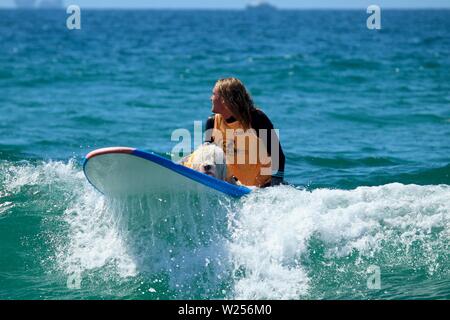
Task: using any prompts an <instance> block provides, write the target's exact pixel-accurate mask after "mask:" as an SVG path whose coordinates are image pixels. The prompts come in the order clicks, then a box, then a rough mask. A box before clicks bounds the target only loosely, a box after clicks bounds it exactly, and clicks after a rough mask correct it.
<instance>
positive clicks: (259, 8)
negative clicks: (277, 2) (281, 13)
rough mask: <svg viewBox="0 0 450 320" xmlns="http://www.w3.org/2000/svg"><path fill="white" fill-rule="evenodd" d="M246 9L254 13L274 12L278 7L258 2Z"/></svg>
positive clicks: (250, 4)
mask: <svg viewBox="0 0 450 320" xmlns="http://www.w3.org/2000/svg"><path fill="white" fill-rule="evenodd" d="M246 9H247V11H254V12H272V11H275V10H277V7H275V6H273V5H271V4H270V3H268V2H265V1H257V2H253V3H249V4H248V5H247V7H246Z"/></svg>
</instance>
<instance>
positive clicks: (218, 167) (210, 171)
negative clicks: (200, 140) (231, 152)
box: [192, 143, 227, 180]
mask: <svg viewBox="0 0 450 320" xmlns="http://www.w3.org/2000/svg"><path fill="white" fill-rule="evenodd" d="M192 156H193V158H192V163H193V169H194V170H196V171H199V172H201V173H204V174H207V175H209V176H212V177H215V178H217V179H220V180H225V178H226V176H227V166H226V164H225V154H224V152H223V150H222V148H220V147H218V146H216V145H215V144H212V143H205V144H203V145H201V146H200V147H199V148H198V149H197V150H195V151H194V153H193V154H192Z"/></svg>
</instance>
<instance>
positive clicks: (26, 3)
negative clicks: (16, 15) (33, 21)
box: [15, 0, 36, 9]
mask: <svg viewBox="0 0 450 320" xmlns="http://www.w3.org/2000/svg"><path fill="white" fill-rule="evenodd" d="M15 2H16V7H17V8H18V9H31V8H35V6H36V0H16V1H15Z"/></svg>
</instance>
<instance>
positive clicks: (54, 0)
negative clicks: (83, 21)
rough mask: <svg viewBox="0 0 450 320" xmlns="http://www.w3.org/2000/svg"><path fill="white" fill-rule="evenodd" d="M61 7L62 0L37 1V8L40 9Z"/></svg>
mask: <svg viewBox="0 0 450 320" xmlns="http://www.w3.org/2000/svg"><path fill="white" fill-rule="evenodd" d="M62 7H63V2H62V0H42V1H41V2H40V3H39V8H41V9H60V8H62Z"/></svg>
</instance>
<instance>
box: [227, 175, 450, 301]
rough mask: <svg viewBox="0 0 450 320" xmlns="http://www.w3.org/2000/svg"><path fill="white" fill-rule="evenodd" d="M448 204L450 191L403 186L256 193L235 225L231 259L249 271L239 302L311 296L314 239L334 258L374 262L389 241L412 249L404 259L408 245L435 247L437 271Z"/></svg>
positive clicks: (238, 289)
mask: <svg viewBox="0 0 450 320" xmlns="http://www.w3.org/2000/svg"><path fill="white" fill-rule="evenodd" d="M448 199H450V187H449V186H444V185H442V186H417V185H402V184H398V183H395V184H389V185H385V186H381V187H360V188H357V189H356V190H351V191H343V190H329V189H319V190H314V191H312V192H309V191H305V190H298V189H295V188H293V187H287V186H282V187H277V188H271V189H267V190H262V191H260V192H256V193H254V194H252V195H250V196H248V197H247V198H246V199H245V200H244V201H243V203H242V205H241V208H240V209H239V210H238V212H237V214H236V216H235V221H234V231H233V241H232V243H231V245H230V250H231V255H232V259H233V262H234V265H235V270H236V272H238V271H239V270H245V273H244V274H245V275H244V276H242V277H238V278H237V281H236V284H235V295H236V298H239V299H255V298H256V299H298V298H301V297H302V296H305V295H306V294H307V293H308V288H309V280H310V279H309V277H308V270H306V269H305V268H304V267H303V266H302V255H307V254H308V252H307V250H308V247H307V243H308V241H309V240H310V239H311V237H312V236H313V235H314V236H316V237H318V238H319V239H320V240H321V241H322V242H323V243H324V244H325V246H326V257H327V258H330V259H333V258H340V257H345V256H348V255H350V254H351V253H352V252H354V250H357V252H358V253H359V254H360V255H361V256H365V257H372V256H374V255H376V254H377V253H379V252H380V250H382V249H383V241H390V240H392V241H399V243H398V245H399V247H404V248H405V250H404V252H399V254H398V260H399V261H401V260H402V259H403V258H404V257H402V255H405V254H406V255H407V251H408V247H409V246H410V245H411V244H412V243H413V242H414V241H415V240H422V241H423V242H424V243H425V244H424V247H425V248H427V246H428V247H429V252H428V254H429V261H428V262H427V263H428V267H429V269H430V271H432V270H433V269H434V268H435V267H436V263H437V262H436V261H435V260H434V259H433V257H434V256H433V254H434V253H433V248H435V247H436V246H441V247H442V246H445V240H444V239H445V238H444V236H445V235H448V232H449V217H450V202H449V201H448ZM431 228H442V231H441V232H440V239H439V240H437V241H434V240H432V239H431V238H430V237H427V234H430V232H431ZM398 234H399V235H398ZM433 241H434V242H433ZM404 262H405V261H404V260H403V263H404ZM393 263H395V261H394V262H393Z"/></svg>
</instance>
